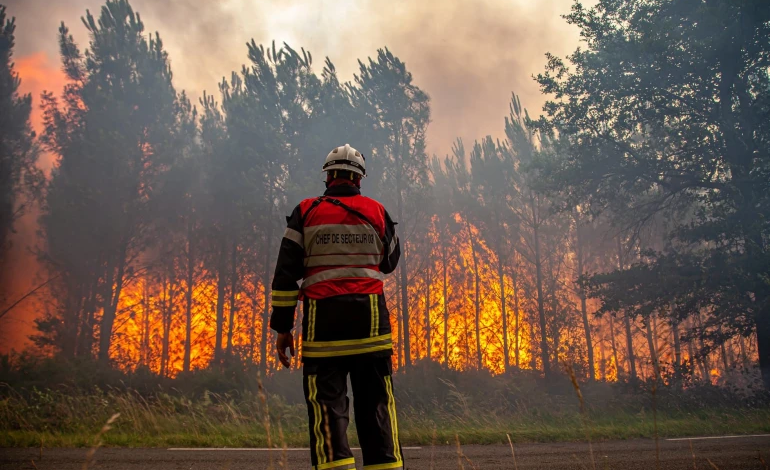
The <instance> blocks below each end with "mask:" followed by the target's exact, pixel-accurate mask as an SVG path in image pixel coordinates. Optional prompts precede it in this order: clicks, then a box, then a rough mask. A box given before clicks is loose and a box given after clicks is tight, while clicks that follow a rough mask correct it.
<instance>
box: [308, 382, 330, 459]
mask: <svg viewBox="0 0 770 470" xmlns="http://www.w3.org/2000/svg"><path fill="white" fill-rule="evenodd" d="M316 378H317V376H315V375H309V376H308V377H307V389H308V394H307V400H308V401H309V402H310V406H312V407H313V435H315V457H316V462H318V466H316V468H321V465H322V464H325V463H326V460H327V459H326V451H325V450H324V434H323V431H321V420H322V418H323V415H322V414H321V405H320V404H319V403H318V399H317V398H318V386H317V385H316ZM324 468H326V467H324Z"/></svg>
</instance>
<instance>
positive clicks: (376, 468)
mask: <svg viewBox="0 0 770 470" xmlns="http://www.w3.org/2000/svg"><path fill="white" fill-rule="evenodd" d="M402 468H404V462H390V463H378V464H375V465H364V470H401V469H402Z"/></svg>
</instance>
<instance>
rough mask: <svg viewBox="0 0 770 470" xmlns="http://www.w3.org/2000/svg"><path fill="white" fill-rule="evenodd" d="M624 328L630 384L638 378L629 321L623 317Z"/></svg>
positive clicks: (626, 317)
mask: <svg viewBox="0 0 770 470" xmlns="http://www.w3.org/2000/svg"><path fill="white" fill-rule="evenodd" d="M623 321H624V324H625V327H626V350H627V351H628V354H627V359H628V374H629V377H628V379H629V380H630V381H632V382H634V381H636V379H637V378H638V377H637V375H636V355H635V354H634V336H633V333H632V332H631V319H630V318H628V316H624V317H623Z"/></svg>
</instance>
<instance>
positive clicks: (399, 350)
mask: <svg viewBox="0 0 770 470" xmlns="http://www.w3.org/2000/svg"><path fill="white" fill-rule="evenodd" d="M400 278H401V271H399V272H398V273H397V274H396V282H397V283H398V285H397V288H396V346H397V347H396V364H397V365H398V367H401V366H403V364H404V363H403V361H402V359H403V358H404V354H403V351H404V349H403V348H404V341H403V338H404V322H403V321H402V317H401V307H402V304H401V288H400V287H401V281H400Z"/></svg>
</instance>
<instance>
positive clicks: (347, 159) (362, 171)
mask: <svg viewBox="0 0 770 470" xmlns="http://www.w3.org/2000/svg"><path fill="white" fill-rule="evenodd" d="M334 170H345V171H352V172H353V173H355V174H357V175H361V177H365V176H366V158H364V155H363V154H362V153H361V152H359V151H358V150H356V149H354V148H353V147H351V146H350V144H345V145H344V146H342V147H337V148H335V149H334V150H332V151H331V152H329V155H327V156H326V161H325V162H324V166H323V171H325V172H327V173H328V172H330V171H334Z"/></svg>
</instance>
